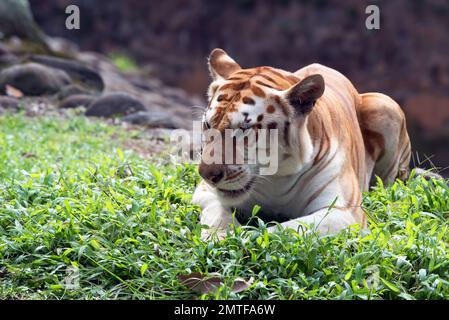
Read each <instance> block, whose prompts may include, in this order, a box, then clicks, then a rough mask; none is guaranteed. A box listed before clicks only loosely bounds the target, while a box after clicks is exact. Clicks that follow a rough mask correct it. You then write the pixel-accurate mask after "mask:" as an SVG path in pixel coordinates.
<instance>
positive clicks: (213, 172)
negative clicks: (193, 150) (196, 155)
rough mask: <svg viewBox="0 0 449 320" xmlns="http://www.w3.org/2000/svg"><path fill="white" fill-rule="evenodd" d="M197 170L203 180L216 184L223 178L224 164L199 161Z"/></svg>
mask: <svg viewBox="0 0 449 320" xmlns="http://www.w3.org/2000/svg"><path fill="white" fill-rule="evenodd" d="M198 172H199V174H200V176H201V177H202V178H203V179H204V180H207V181H209V182H210V183H212V184H217V183H219V182H220V181H221V180H223V178H224V175H225V166H224V165H222V164H205V163H204V162H201V163H200V166H199V168H198Z"/></svg>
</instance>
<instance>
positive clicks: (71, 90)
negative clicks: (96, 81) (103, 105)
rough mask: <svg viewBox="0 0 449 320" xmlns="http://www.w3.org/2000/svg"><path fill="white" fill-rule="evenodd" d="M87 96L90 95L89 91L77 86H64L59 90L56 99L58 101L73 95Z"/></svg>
mask: <svg viewBox="0 0 449 320" xmlns="http://www.w3.org/2000/svg"><path fill="white" fill-rule="evenodd" d="M80 94H82V95H87V94H90V92H89V90H87V89H85V88H83V87H81V86H79V85H77V84H69V85H68V86H65V87H64V88H62V89H61V91H59V92H58V94H57V96H56V97H57V98H58V99H59V100H64V99H66V98H68V97H70V96H73V95H80Z"/></svg>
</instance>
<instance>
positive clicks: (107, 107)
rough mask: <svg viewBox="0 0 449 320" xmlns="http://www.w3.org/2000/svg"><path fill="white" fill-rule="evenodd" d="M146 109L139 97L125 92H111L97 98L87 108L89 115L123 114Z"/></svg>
mask: <svg viewBox="0 0 449 320" xmlns="http://www.w3.org/2000/svg"><path fill="white" fill-rule="evenodd" d="M143 110H145V106H144V105H143V104H142V103H141V102H140V101H139V100H137V99H135V98H133V97H131V96H130V95H128V94H125V93H109V94H106V95H104V96H102V97H100V98H98V99H97V100H95V101H94V102H93V103H92V104H91V105H90V106H89V108H88V109H87V111H86V115H87V116H94V117H112V116H123V115H128V114H131V113H135V112H137V111H143Z"/></svg>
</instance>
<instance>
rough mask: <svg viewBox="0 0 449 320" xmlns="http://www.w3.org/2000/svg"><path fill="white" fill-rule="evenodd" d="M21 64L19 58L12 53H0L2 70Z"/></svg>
mask: <svg viewBox="0 0 449 320" xmlns="http://www.w3.org/2000/svg"><path fill="white" fill-rule="evenodd" d="M18 62H19V58H18V57H16V56H15V55H13V54H11V53H4V54H1V53H0V69H3V68H6V67H9V66H12V65H13V64H16V63H18Z"/></svg>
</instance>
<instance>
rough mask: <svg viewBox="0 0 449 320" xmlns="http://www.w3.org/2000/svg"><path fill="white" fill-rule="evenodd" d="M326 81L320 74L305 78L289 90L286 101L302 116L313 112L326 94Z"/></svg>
mask: <svg viewBox="0 0 449 320" xmlns="http://www.w3.org/2000/svg"><path fill="white" fill-rule="evenodd" d="M324 87H325V85H324V79H323V77H322V76H321V75H319V74H314V75H311V76H308V77H306V78H304V79H303V80H302V81H300V82H298V83H297V84H295V85H294V86H293V87H291V88H290V89H288V90H287V94H286V96H285V97H286V99H287V101H288V102H289V103H290V105H291V106H292V107H293V108H294V109H295V110H296V112H297V113H298V114H300V115H306V114H308V113H309V112H310V111H312V108H313V106H314V105H315V102H316V101H317V100H318V98H320V97H321V96H322V95H323V93H324Z"/></svg>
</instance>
